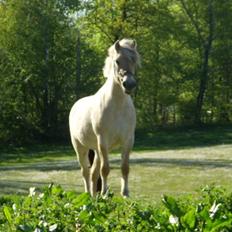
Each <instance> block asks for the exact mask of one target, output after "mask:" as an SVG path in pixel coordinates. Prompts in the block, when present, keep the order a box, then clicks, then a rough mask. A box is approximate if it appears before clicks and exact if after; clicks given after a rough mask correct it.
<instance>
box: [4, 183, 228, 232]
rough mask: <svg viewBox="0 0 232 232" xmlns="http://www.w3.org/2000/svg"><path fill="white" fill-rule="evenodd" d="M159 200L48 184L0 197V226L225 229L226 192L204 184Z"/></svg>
mask: <svg viewBox="0 0 232 232" xmlns="http://www.w3.org/2000/svg"><path fill="white" fill-rule="evenodd" d="M162 203H163V204H162V205H159V206H157V205H155V204H151V205H148V206H144V204H142V203H141V202H140V203H139V202H135V201H133V200H130V199H129V200H128V199H123V198H121V197H116V196H114V195H113V193H112V192H108V193H107V194H106V196H104V197H101V196H97V197H96V198H92V197H91V196H90V195H89V194H87V193H83V194H80V195H78V194H76V193H75V192H72V191H67V192H66V191H64V190H63V189H62V188H61V187H60V186H54V185H50V186H49V187H46V188H44V190H43V191H42V192H40V193H39V192H37V191H35V188H30V192H29V195H28V196H24V197H1V198H0V231H25V232H26V231H32V232H45V231H224V232H226V231H231V230H232V195H231V194H227V193H226V192H225V191H224V190H223V189H221V188H215V187H208V186H207V187H205V188H203V189H202V190H201V192H200V194H199V196H198V197H192V196H189V197H184V198H180V199H175V198H173V197H171V196H164V197H163V199H162Z"/></svg>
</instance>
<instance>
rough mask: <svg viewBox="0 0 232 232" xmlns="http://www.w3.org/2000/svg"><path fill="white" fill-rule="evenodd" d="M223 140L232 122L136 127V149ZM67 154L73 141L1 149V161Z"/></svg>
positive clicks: (229, 136) (231, 138) (230, 137)
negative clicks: (197, 125) (152, 127)
mask: <svg viewBox="0 0 232 232" xmlns="http://www.w3.org/2000/svg"><path fill="white" fill-rule="evenodd" d="M221 144H232V125H230V126H208V127H207V126H205V127H202V128H172V129H167V128H166V129H162V130H161V129H157V130H155V129H154V130H137V131H136V134H135V145H134V148H133V150H135V151H142V150H143V151H144V150H170V149H172V150H173V149H185V148H191V147H207V146H213V145H221ZM68 157H73V158H74V157H75V152H74V150H73V149H72V146H71V144H69V145H57V144H53V145H46V144H45V145H43V144H42V145H35V146H30V147H18V148H10V149H2V150H0V166H1V163H2V162H6V163H7V165H8V163H9V164H10V163H27V162H28V163H32V162H35V161H39V162H40V161H41V162H42V161H43V162H52V161H54V160H56V159H57V158H62V159H65V158H68Z"/></svg>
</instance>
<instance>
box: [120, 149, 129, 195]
mask: <svg viewBox="0 0 232 232" xmlns="http://www.w3.org/2000/svg"><path fill="white" fill-rule="evenodd" d="M121 171H122V178H121V195H122V196H123V197H129V188H128V175H129V151H128V150H126V151H123V152H122V161H121Z"/></svg>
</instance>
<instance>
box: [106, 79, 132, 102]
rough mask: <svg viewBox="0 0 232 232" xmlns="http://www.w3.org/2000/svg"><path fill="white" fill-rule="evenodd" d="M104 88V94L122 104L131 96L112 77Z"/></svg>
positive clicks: (110, 99)
mask: <svg viewBox="0 0 232 232" xmlns="http://www.w3.org/2000/svg"><path fill="white" fill-rule="evenodd" d="M104 90H105V91H104V95H105V96H106V97H107V98H108V100H109V101H110V102H115V103H118V102H119V103H120V105H121V104H122V103H123V102H124V100H126V99H127V98H128V97H129V96H128V95H127V94H125V93H124V92H123V90H122V88H121V86H120V85H119V84H118V83H117V82H116V81H115V80H114V78H112V77H111V78H108V79H107V81H106V82H105V88H104ZM117 105H118V104H117Z"/></svg>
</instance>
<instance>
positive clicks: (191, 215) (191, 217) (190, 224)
mask: <svg viewBox="0 0 232 232" xmlns="http://www.w3.org/2000/svg"><path fill="white" fill-rule="evenodd" d="M181 222H182V223H183V224H184V225H185V226H186V227H187V228H189V229H194V228H195V224H196V213H195V209H192V210H190V211H188V212H187V213H186V214H185V215H184V216H183V217H182V218H181Z"/></svg>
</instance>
